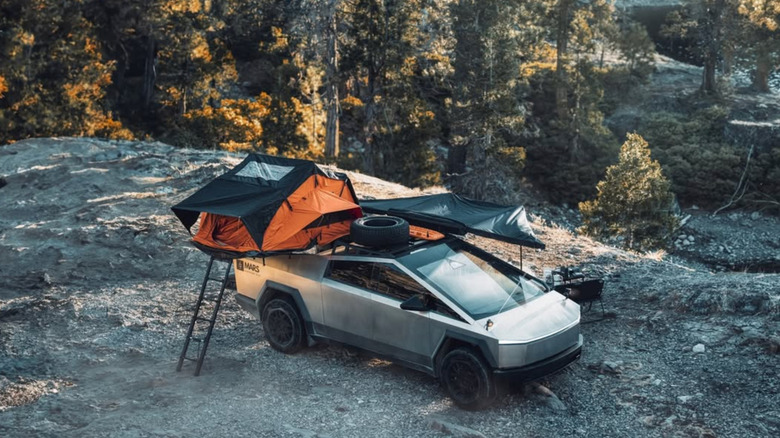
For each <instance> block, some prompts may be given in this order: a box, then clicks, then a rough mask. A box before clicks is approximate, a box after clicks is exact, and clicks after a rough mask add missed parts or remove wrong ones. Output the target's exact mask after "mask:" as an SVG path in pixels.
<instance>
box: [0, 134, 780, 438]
mask: <svg viewBox="0 0 780 438" xmlns="http://www.w3.org/2000/svg"><path fill="white" fill-rule="evenodd" d="M161 157H162V158H161ZM237 161H238V157H234V156H230V155H228V154H223V153H217V152H210V151H188V150H178V149H176V150H174V149H173V148H170V147H169V146H166V145H162V144H141V143H134V142H101V141H96V140H88V139H60V140H57V139H38V140H28V141H23V142H19V143H16V144H14V145H11V146H5V147H2V148H0V176H2V177H3V178H4V179H5V180H6V181H7V185H6V186H5V187H2V188H0V195H2V196H1V197H0V211H2V212H3V213H2V214H1V215H0V260H1V261H2V262H1V263H0V275H1V276H2V278H3V279H4V280H3V283H2V284H0V436H3V437H17V436H19V437H22V436H25V437H26V436H56V437H61V436H65V437H67V436H78V437H79V438H82V437H92V436H95V437H98V436H100V437H102V436H118V437H125V436H127V437H136V436H149V437H178V436H194V435H202V434H210V435H214V434H216V435H220V436H238V437H241V436H252V437H254V436H260V437H365V436H376V437H396V436H404V437H431V436H474V437H480V436H533V437H548V436H549V437H557V436H562V435H571V436H577V437H579V436H582V437H602V436H617V437H658V436H664V437H666V436H695V437H707V436H733V437H742V436H751V437H753V436H755V437H762V436H766V437H770V436H778V434H780V409H778V405H777V400H778V399H779V398H778V393H779V392H780V381H778V379H777V376H778V375H780V367H779V366H778V355H777V354H778V351H779V350H780V348H778V345H780V344H779V343H778V342H780V341H778V337H777V334H778V333H780V304H779V303H780V291H778V286H777V285H778V284H779V283H780V282H778V280H780V278H779V277H780V276H778V275H777V274H770V273H763V274H760V273H756V274H751V273H749V272H741V273H730V272H713V271H711V270H709V269H707V268H706V267H703V266H701V265H698V264H687V263H686V262H685V260H679V259H676V258H671V259H669V258H668V257H659V256H657V255H656V256H653V257H650V256H643V255H639V254H633V253H628V252H624V251H621V250H618V249H615V248H611V247H608V246H604V245H601V244H599V243H597V242H593V241H591V240H590V239H587V238H582V237H578V236H576V235H574V234H572V232H571V231H568V228H567V227H564V226H558V225H557V224H555V223H553V222H551V221H550V220H549V219H548V221H542V220H541V219H540V218H536V219H535V220H534V223H533V226H534V227H535V229H536V230H537V233H538V235H539V236H540V238H541V239H542V240H543V241H545V242H546V243H547V244H548V250H547V251H544V252H537V251H529V250H526V252H525V253H524V254H523V262H524V264H525V265H524V266H525V267H527V268H529V269H537V270H538V271H539V272H541V269H542V268H543V267H545V266H550V267H554V266H560V265H563V264H578V265H581V266H583V267H584V268H585V270H586V272H588V273H590V274H598V275H599V276H603V277H604V278H606V280H607V282H606V286H605V291H604V304H605V307H606V315H604V316H605V317H602V315H601V314H600V309H599V310H597V306H594V308H593V310H592V311H591V313H590V314H587V315H585V319H586V320H588V321H591V322H590V323H588V324H584V325H583V326H582V331H583V335H584V337H585V346H584V348H583V356H582V358H581V359H580V361H579V362H577V363H575V364H574V365H573V366H571V367H570V368H568V369H566V370H564V371H563V372H561V373H559V374H557V375H555V376H551V377H549V378H547V379H544V380H542V381H540V382H537V383H534V384H528V385H514V386H506V387H502V388H500V389H501V394H500V396H499V397H498V400H497V402H496V404H495V405H494V406H493V407H491V408H489V409H486V410H483V411H479V412H467V411H462V410H460V409H458V408H457V407H455V406H454V405H453V404H452V402H451V401H450V400H449V399H448V398H447V397H446V396H445V395H444V392H443V391H442V390H441V388H440V386H439V384H438V382H436V380H435V379H433V378H431V377H429V376H427V375H425V374H422V373H419V372H416V371H412V370H409V369H406V368H403V367H401V366H398V365H395V364H393V363H390V362H387V361H383V360H379V359H377V358H374V357H372V356H371V355H369V354H366V353H361V352H356V351H353V350H351V349H346V348H343V347H337V346H327V345H316V346H313V347H310V348H306V349H304V350H303V351H302V352H301V353H298V354H295V355H289V356H288V355H284V354H281V353H278V352H276V351H275V350H273V349H272V348H270V347H269V345H268V343H267V342H266V341H265V340H264V338H263V331H262V327H261V325H260V324H259V323H258V321H256V320H254V319H253V318H252V317H251V316H250V315H248V314H246V313H245V312H243V311H242V310H241V309H239V308H238V306H237V305H236V304H235V301H234V300H233V298H232V293H231V294H228V298H227V299H226V300H225V303H224V308H223V309H222V310H221V311H220V314H219V320H218V323H217V325H216V328H215V331H214V336H213V337H212V342H211V345H210V347H209V351H208V355H207V357H206V361H205V363H204V367H203V370H202V372H201V375H200V376H199V377H194V376H193V375H192V371H193V369H192V367H185V369H184V370H182V372H178V373H177V372H176V371H175V368H176V362H177V359H178V355H179V352H180V349H181V347H182V342H183V339H184V334H185V331H186V325H187V323H188V321H189V317H190V312H191V310H192V306H193V305H194V302H195V294H196V292H197V288H198V285H199V281H200V279H201V278H202V275H203V270H204V268H205V264H206V262H207V258H206V256H205V255H203V254H202V253H200V252H198V251H195V250H193V249H192V248H191V247H189V245H188V243H187V242H188V236H187V234H186V232H185V231H184V230H183V228H182V227H181V225H179V224H178V223H176V220H175V219H174V218H173V217H172V215H171V214H170V213H168V208H169V206H170V205H171V204H173V203H174V202H175V201H177V200H179V199H182V198H184V197H185V196H186V195H187V194H188V193H190V192H191V191H192V190H194V189H196V188H197V187H199V186H200V185H202V184H203V183H204V182H206V181H208V180H209V179H210V178H212V177H214V176H215V175H217V174H218V173H219V172H220V171H221V170H222V169H225V168H227V167H230V166H231V165H232V163H235V162H237ZM352 178H353V180H354V182H355V186H356V190H357V192H358V193H359V194H368V195H371V196H376V197H378V198H379V197H384V196H388V195H396V196H397V195H405V194H414V193H419V192H415V191H412V190H409V189H406V188H403V187H401V186H398V185H395V184H390V183H385V182H382V181H380V180H377V179H375V178H370V177H364V176H362V175H358V174H354V175H352ZM438 190H441V189H438ZM750 220H752V218H750ZM757 220H758V221H764V220H766V217H765V216H762V217H760V218H759V219H757ZM736 223H739V221H737V222H736ZM686 234H693V235H695V236H696V238H695V243H694V244H693V245H694V246H695V245H699V242H700V241H701V240H702V239H700V237H701V236H700V235H699V234H697V233H689V232H687V231H686ZM474 240H476V241H478V242H479V243H480V244H482V245H483V246H484V247H486V248H487V249H489V250H491V251H493V252H494V253H496V254H498V255H500V256H502V257H505V258H506V259H507V260H512V261H513V262H515V263H519V260H520V254H519V252H518V250H517V248H516V247H512V246H511V245H505V244H500V243H495V242H491V241H487V240H484V239H479V238H474ZM686 240H687V239H686ZM729 246H733V247H734V250H735V251H739V250H740V248H739V246H738V244H737V243H736V242H735V243H729ZM570 248H577V250H576V251H569V249H570ZM699 345H701V346H702V347H703V348H704V350H703V352H695V351H697V350H698V349H700V348H699Z"/></svg>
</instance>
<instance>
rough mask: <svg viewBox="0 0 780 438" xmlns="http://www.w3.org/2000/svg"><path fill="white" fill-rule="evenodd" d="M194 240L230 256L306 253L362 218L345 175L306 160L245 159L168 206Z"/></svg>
mask: <svg viewBox="0 0 780 438" xmlns="http://www.w3.org/2000/svg"><path fill="white" fill-rule="evenodd" d="M173 211H174V213H176V216H177V217H178V218H179V219H180V220H181V221H182V223H183V224H184V226H186V227H187V229H188V230H190V229H191V227H192V226H193V225H194V224H195V223H196V222H197V221H198V219H199V220H200V228H199V229H198V232H197V233H196V234H195V236H194V237H193V241H194V242H196V243H198V244H199V245H201V246H205V247H208V248H213V249H217V250H221V251H227V252H235V253H248V252H254V253H264V252H278V251H291V250H302V249H307V248H309V247H311V246H313V245H315V244H319V245H324V244H327V243H330V242H332V241H334V240H336V239H338V238H339V237H342V236H346V235H348V234H349V227H350V224H351V223H352V221H353V220H355V219H357V218H359V217H362V216H363V213H362V210H361V208H360V206H359V205H358V203H357V197H356V196H355V192H354V190H353V188H352V184H351V183H350V181H349V179H348V178H347V176H346V175H345V174H343V173H338V172H332V171H329V170H323V169H321V168H320V167H319V166H317V165H316V164H314V163H313V162H311V161H306V160H295V159H290V158H284V157H273V156H269V155H260V154H250V155H249V156H247V158H246V159H245V160H244V161H243V162H242V163H241V164H239V165H238V166H236V167H235V168H233V169H231V170H230V171H228V172H227V173H225V174H223V175H221V176H219V177H218V178H216V179H215V180H213V181H211V182H210V183H209V184H207V185H206V186H204V187H202V188H201V189H200V190H198V191H197V192H196V193H194V194H193V195H191V196H190V197H188V198H187V199H185V200H184V201H182V202H180V203H179V204H177V205H175V206H174V207H173Z"/></svg>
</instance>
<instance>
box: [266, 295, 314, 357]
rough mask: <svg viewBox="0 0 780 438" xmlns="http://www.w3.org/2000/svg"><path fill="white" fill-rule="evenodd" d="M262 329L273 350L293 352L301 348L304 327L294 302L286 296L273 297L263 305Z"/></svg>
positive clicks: (303, 338)
mask: <svg viewBox="0 0 780 438" xmlns="http://www.w3.org/2000/svg"><path fill="white" fill-rule="evenodd" d="M263 331H265V338H266V339H267V340H268V343H269V344H271V347H273V348H274V349H275V350H278V351H281V352H282V353H287V354H291V353H295V352H296V351H298V350H300V349H301V348H303V343H304V340H305V329H304V327H303V320H302V319H301V316H300V314H299V313H298V309H297V307H296V306H295V303H294V302H293V301H292V300H290V299H289V298H287V297H280V298H274V299H272V300H270V301H268V303H266V305H265V307H263Z"/></svg>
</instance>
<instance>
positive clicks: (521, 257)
mask: <svg viewBox="0 0 780 438" xmlns="http://www.w3.org/2000/svg"><path fill="white" fill-rule="evenodd" d="M520 270H521V271H522V270H523V247H522V246H520Z"/></svg>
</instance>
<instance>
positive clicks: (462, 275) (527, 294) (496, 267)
mask: <svg viewBox="0 0 780 438" xmlns="http://www.w3.org/2000/svg"><path fill="white" fill-rule="evenodd" d="M491 259H492V257H490V256H489V255H487V254H486V253H483V252H482V251H481V250H478V249H476V248H473V247H470V245H467V244H465V243H464V242H462V241H459V240H455V241H451V242H447V243H444V244H442V245H438V246H435V247H432V248H428V249H426V250H425V251H420V252H416V253H412V254H410V255H408V256H405V257H403V258H402V259H401V262H402V263H404V265H406V266H407V267H408V268H409V269H411V270H413V271H414V272H415V273H416V274H418V275H419V276H421V277H422V278H424V279H425V280H426V281H427V282H428V283H429V284H430V285H431V286H433V287H435V288H436V289H437V290H438V291H439V292H441V293H442V294H444V295H445V296H446V297H447V298H449V299H450V300H451V301H453V302H454V303H455V304H457V305H458V306H459V307H460V308H461V309H463V310H464V311H465V312H466V313H468V314H469V316H471V317H472V318H474V319H482V318H485V317H488V316H491V315H495V314H496V313H499V312H503V311H506V310H509V309H513V308H515V307H517V306H519V305H520V304H523V303H525V302H527V301H530V300H532V299H534V298H536V297H538V296H540V295H542V294H544V289H543V287H542V286H541V285H539V284H537V283H535V282H534V281H533V280H532V277H528V278H526V277H524V274H523V273H522V271H520V270H519V269H516V268H513V267H511V266H509V265H507V264H505V263H502V262H500V261H498V260H495V259H493V260H491Z"/></svg>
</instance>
